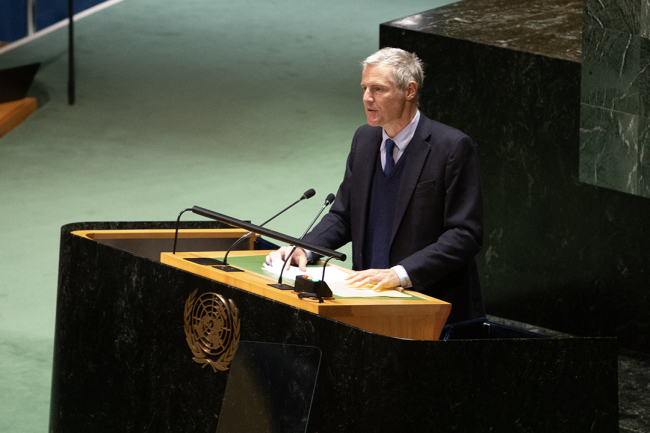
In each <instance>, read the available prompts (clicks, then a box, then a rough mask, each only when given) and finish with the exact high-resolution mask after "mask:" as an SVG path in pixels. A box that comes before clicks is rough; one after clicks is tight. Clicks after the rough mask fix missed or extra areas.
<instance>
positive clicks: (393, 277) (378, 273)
mask: <svg viewBox="0 0 650 433" xmlns="http://www.w3.org/2000/svg"><path fill="white" fill-rule="evenodd" d="M345 282H346V283H348V284H350V285H354V286H356V287H360V286H364V285H366V284H371V285H372V284H376V285H375V287H373V290H382V289H383V290H386V289H392V288H394V287H399V285H400V283H401V282H400V280H399V277H398V276H397V273H396V272H395V271H394V270H392V269H367V270H365V271H359V272H354V273H352V274H350V276H349V277H347V278H346V279H345Z"/></svg>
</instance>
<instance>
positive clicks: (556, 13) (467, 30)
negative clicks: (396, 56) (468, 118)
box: [390, 0, 582, 62]
mask: <svg viewBox="0 0 650 433" xmlns="http://www.w3.org/2000/svg"><path fill="white" fill-rule="evenodd" d="M581 20H582V10H581V8H580V2H559V1H556V0H541V1H530V0H491V1H484V0H464V1H462V2H457V3H452V4H450V5H447V6H443V7H440V8H437V9H432V10H429V11H425V12H421V13H419V14H416V15H411V16H408V17H405V18H402V19H399V20H395V21H391V22H390V25H391V26H393V27H397V28H403V29H408V30H415V31H419V32H423V33H431V34H436V35H439V36H446V37H449V38H456V39H463V40H467V41H471V42H476V43H480V44H485V45H491V46H495V47H501V48H507V49H511V50H517V51H523V52H527V53H531V54H538V55H541V56H546V57H554V58H558V59H564V60H570V61H576V62H578V61H580V50H581V46H580V40H581V37H582V35H581V31H580V23H581Z"/></svg>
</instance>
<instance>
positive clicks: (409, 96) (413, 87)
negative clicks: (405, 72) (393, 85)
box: [404, 81, 418, 101]
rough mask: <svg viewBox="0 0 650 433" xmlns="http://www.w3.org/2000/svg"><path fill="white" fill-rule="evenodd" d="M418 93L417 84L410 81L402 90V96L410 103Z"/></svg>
mask: <svg viewBox="0 0 650 433" xmlns="http://www.w3.org/2000/svg"><path fill="white" fill-rule="evenodd" d="M417 91H418V84H417V83H416V82H415V81H411V82H410V83H409V85H408V86H406V89H404V96H405V97H406V100H407V101H412V100H414V99H415V95H416V94H417Z"/></svg>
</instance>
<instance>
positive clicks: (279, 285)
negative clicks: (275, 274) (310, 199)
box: [269, 193, 336, 290]
mask: <svg viewBox="0 0 650 433" xmlns="http://www.w3.org/2000/svg"><path fill="white" fill-rule="evenodd" d="M335 198H336V196H335V195H334V194H332V193H329V195H328V196H327V198H326V199H325V203H324V204H323V207H321V208H320V211H319V212H318V214H317V215H316V218H314V220H313V221H312V222H311V224H309V227H307V230H305V233H303V234H302V236H300V237H299V238H298V239H302V238H304V237H305V235H306V234H307V233H309V230H311V228H312V226H313V225H314V223H315V222H316V220H317V219H318V217H319V216H320V215H321V214H322V213H323V211H324V210H325V208H326V207H327V206H329V205H331V204H332V203H334V199H335ZM296 248H298V246H297V245H294V247H293V249H292V250H291V253H289V255H288V256H287V258H286V259H285V260H284V263H283V264H282V269H281V270H280V278H278V283H277V284H269V286H271V287H275V288H276V289H280V290H291V289H293V287H291V286H289V285H288V284H282V273H283V272H284V268H285V266H286V265H287V261H289V260H291V256H292V255H293V253H294V251H296Z"/></svg>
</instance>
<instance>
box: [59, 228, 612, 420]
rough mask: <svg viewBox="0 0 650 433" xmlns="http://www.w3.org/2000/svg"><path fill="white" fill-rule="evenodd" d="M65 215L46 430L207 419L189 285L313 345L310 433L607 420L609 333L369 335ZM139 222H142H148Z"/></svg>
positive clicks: (209, 404)
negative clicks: (95, 235)
mask: <svg viewBox="0 0 650 433" xmlns="http://www.w3.org/2000/svg"><path fill="white" fill-rule="evenodd" d="M168 224H172V223H160V224H159V223H156V224H152V225H151V226H146V225H143V224H130V225H128V224H124V225H122V224H93V223H88V224H75V225H71V226H66V227H64V228H63V232H62V236H61V259H60V273H59V288H58V294H57V315H56V335H55V349H54V366H53V381H52V399H51V401H52V409H51V417H50V429H49V431H51V432H57V433H58V432H78V431H92V432H116V431H120V432H147V431H151V432H179V431H183V432H214V431H215V430H216V429H217V426H218V423H219V413H220V410H221V406H222V401H223V398H224V393H225V388H226V382H227V380H228V372H216V373H215V372H213V371H212V369H210V368H202V367H201V365H200V364H197V363H196V362H194V361H193V360H192V356H193V355H192V353H191V351H190V350H189V348H188V345H187V343H186V337H185V334H184V330H183V324H184V306H185V302H186V300H187V299H188V296H190V294H191V293H192V292H193V291H195V290H197V291H198V296H200V295H201V294H203V293H207V292H214V293H218V294H220V295H222V296H223V297H224V298H226V299H231V300H232V301H233V302H234V303H235V305H236V306H237V308H238V309H239V313H240V317H241V339H242V340H249V341H260V342H269V343H279V344H292V345H302V346H313V347H317V348H318V349H319V350H320V351H321V352H322V359H321V364H320V371H319V374H318V379H317V385H316V390H315V393H314V399H313V404H312V408H311V413H310V418H309V421H308V428H307V431H308V432H333V431H336V432H358V431H372V432H391V433H392V432H395V431H456V432H471V433H477V432H489V431H492V432H493V431H513V429H516V431H518V432H540V433H541V432H544V433H546V432H549V431H553V432H571V433H573V432H583V431H584V432H587V431H589V432H616V431H617V424H618V421H617V370H616V369H617V365H616V342H615V340H613V339H603V338H548V339H529V338H524V339H487V340H486V339H476V340H449V341H416V340H404V339H397V338H390V337H385V336H381V335H376V334H372V333H369V332H366V331H362V330H360V329H357V328H354V327H351V326H348V325H344V324H342V323H339V322H336V321H333V320H330V319H327V318H323V317H320V316H316V315H314V314H311V313H308V312H306V311H303V310H299V309H296V308H294V307H290V306H287V305H285V304H281V303H279V302H275V301H272V300H269V299H266V298H263V297H261V296H257V295H254V294H251V293H249V292H245V291H243V290H240V289H237V288H235V287H232V286H228V285H225V284H221V283H218V282H216V281H212V280H209V279H206V278H202V277H199V276H197V275H194V274H191V273H189V272H185V271H181V270H178V269H176V268H173V267H170V266H166V265H163V264H161V263H157V262H155V261H152V260H149V259H146V258H143V257H139V256H136V255H133V254H132V253H130V252H127V251H123V250H120V249H116V248H114V247H112V246H110V245H104V244H100V243H97V242H94V241H91V240H88V239H85V238H81V237H78V236H74V235H71V234H70V233H69V232H70V231H71V230H73V229H77V230H78V229H82V228H85V229H91V228H105V227H107V226H110V227H114V228H116V229H117V228H119V229H124V228H126V226H129V227H130V228H145V227H146V228H154V227H164V228H166V227H168ZM143 226H144V227H143Z"/></svg>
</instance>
